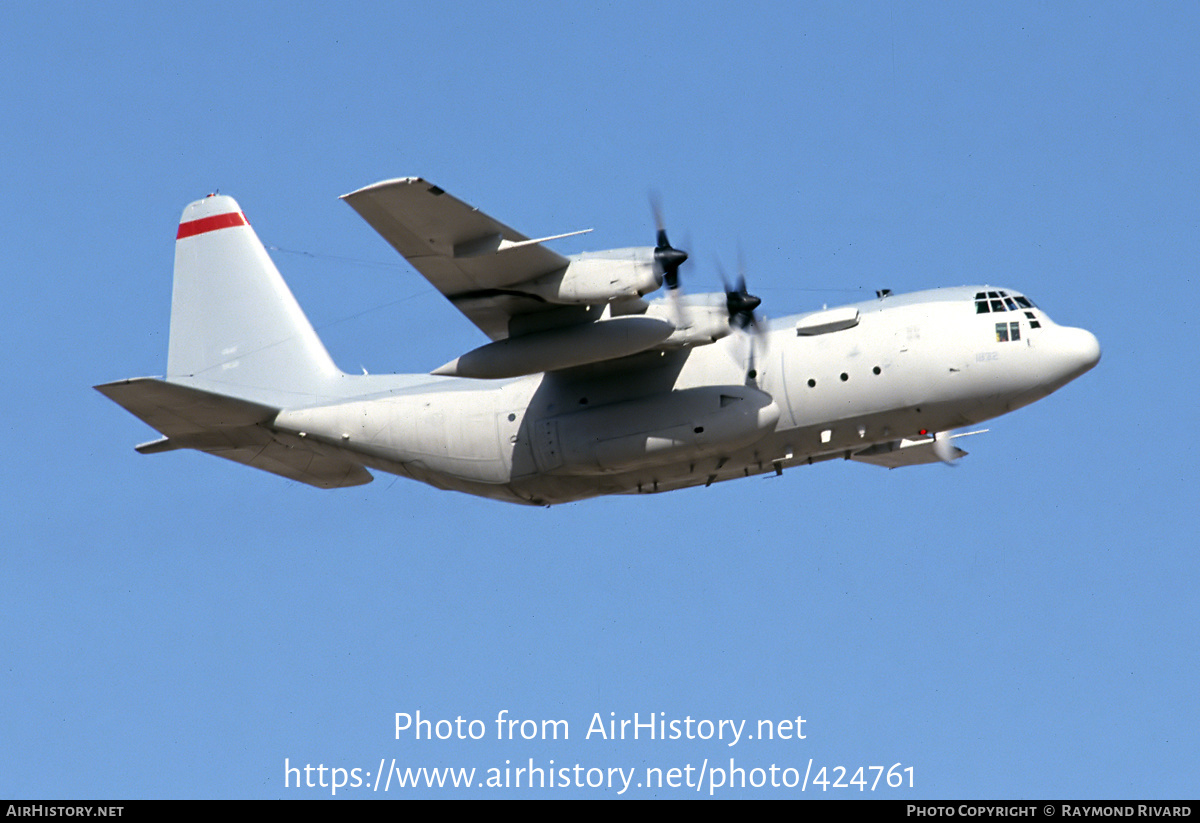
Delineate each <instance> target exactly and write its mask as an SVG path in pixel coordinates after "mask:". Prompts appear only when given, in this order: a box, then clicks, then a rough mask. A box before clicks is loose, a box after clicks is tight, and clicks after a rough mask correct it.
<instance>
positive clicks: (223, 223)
mask: <svg viewBox="0 0 1200 823" xmlns="http://www.w3.org/2000/svg"><path fill="white" fill-rule="evenodd" d="M247 225H249V224H248V223H247V222H246V217H245V215H243V214H242V213H241V212H240V211H232V212H229V213H228V214H214V215H212V216H211V217H201V218H200V219H199V220H190V221H188V222H187V223H180V224H179V234H177V235H175V239H176V240H182V239H183V238H185V237H195V236H196V235H197V234H204V233H205V232H210V231H216V230H217V229H228V228H232V227H233V226H247Z"/></svg>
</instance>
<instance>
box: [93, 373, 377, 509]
mask: <svg viewBox="0 0 1200 823" xmlns="http://www.w3.org/2000/svg"><path fill="white" fill-rule="evenodd" d="M96 390H97V391H99V392H100V393H101V394H103V395H104V396H105V397H107V398H109V399H110V400H112V401H113V402H114V403H116V404H117V405H119V406H122V407H124V408H125V409H126V410H127V411H129V412H130V413H131V414H133V415H134V416H135V417H138V418H140V419H141V420H143V421H145V422H146V423H147V424H148V425H150V426H152V427H153V428H155V429H157V430H158V431H159V432H161V433H162V434H163V435H165V437H164V438H162V439H160V440H156V441H153V442H151V443H143V444H142V445H141V446H138V451H139V452H141V453H142V454H155V453H158V452H162V451H171V450H173V449H196V450H197V451H202V452H205V453H206V454H212V455H216V456H217V457H223V458H225V459H226V460H232V461H234V462H236V463H241V464H243V465H246V466H252V467H254V468H256V469H262V470H263V471H268V472H271V473H272V474H278V475H281V476H283V477H286V478H288V479H290V480H297V481H299V482H301V483H307V484H308V485H310V486H316V487H318V488H322V489H332V488H340V487H344V486H359V485H362V484H363V483H370V482H371V480H372V479H374V478H372V476H371V473H370V472H368V471H367V470H366V469H365V468H363V467H362V466H361V465H360V464H358V463H356V462H354V461H353V460H351V459H349V458H348V457H347V456H346V455H345V453H343V452H341V451H339V450H337V449H335V448H333V447H331V446H328V445H325V444H323V443H317V442H314V441H310V440H308V439H305V438H300V437H296V436H294V435H290V434H286V433H283V432H277V431H274V430H273V429H271V428H269V426H270V423H271V422H272V421H273V420H274V419H275V416H276V415H277V414H278V413H279V410H278V409H276V408H272V407H270V406H264V405H262V404H260V403H251V402H249V401H247V400H240V399H238V398H234V397H227V396H225V395H221V394H214V393H212V392H206V391H201V390H200V389H194V388H191V387H189V386H183V385H180V384H178V383H170V382H167V381H165V380H159V379H157V378H152V377H140V378H135V379H132V380H121V381H118V382H116V383H106V384H104V385H101V386H96Z"/></svg>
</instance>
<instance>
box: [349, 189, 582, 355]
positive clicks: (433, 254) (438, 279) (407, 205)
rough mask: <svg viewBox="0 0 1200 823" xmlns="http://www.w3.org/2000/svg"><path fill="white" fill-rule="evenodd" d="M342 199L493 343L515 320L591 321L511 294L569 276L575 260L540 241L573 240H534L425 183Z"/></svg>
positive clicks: (572, 310)
mask: <svg viewBox="0 0 1200 823" xmlns="http://www.w3.org/2000/svg"><path fill="white" fill-rule="evenodd" d="M342 199H343V200H345V201H346V202H347V203H349V204H350V205H351V206H352V207H353V208H354V210H355V211H357V212H358V213H359V214H360V215H361V216H362V217H363V219H364V220H366V221H367V222H368V223H370V224H371V227H372V228H373V229H375V231H377V232H379V233H380V234H381V235H382V236H383V239H384V240H387V241H388V243H390V244H391V245H392V247H393V248H395V249H396V251H398V252H400V254H402V255H403V256H404V258H405V259H406V260H408V262H409V263H411V264H412V265H413V267H414V268H416V270H417V271H419V272H420V273H421V274H423V275H424V276H425V279H426V280H428V281H429V282H430V283H432V284H433V286H434V287H435V288H436V289H437V290H438V291H440V292H441V293H442V294H444V295H446V297H447V298H449V300H450V302H451V303H453V304H454V305H455V306H457V307H458V309H459V310H460V311H462V313H463V314H465V315H466V316H467V317H468V318H470V320H471V322H473V323H474V324H475V325H476V326H478V327H479V328H480V329H482V330H483V332H484V334H486V335H487V336H488V337H490V338H491V339H492V340H503V339H505V338H507V337H508V336H509V333H510V323H511V321H512V319H513V318H514V317H520V316H524V315H531V314H541V313H549V312H558V313H564V314H568V315H570V316H569V317H566V318H563V320H561V321H557V322H548V323H546V324H545V325H549V326H556V325H569V324H570V323H571V322H577V323H581V322H586V321H587V320H588V319H589V316H588V313H587V309H586V308H585V307H583V306H567V307H564V306H561V305H554V304H550V303H547V302H546V301H545V300H544V299H542V298H540V297H538V296H537V295H535V294H531V293H529V292H528V291H527V290H519V289H514V288H512V287H513V286H515V285H517V284H519V283H527V282H529V281H530V280H533V279H536V278H538V277H542V276H544V275H552V274H554V273H555V272H560V271H563V270H565V269H566V268H567V266H568V265H569V264H570V262H571V261H570V260H568V259H567V258H566V257H563V256H562V255H560V254H558V253H557V252H554V251H551V250H550V249H548V248H546V247H545V246H542V245H541V242H542V241H543V240H554V239H557V238H558V237H565V236H568V235H556V236H555V237H544V238H540V239H537V240H530V239H529V238H528V237H526V236H525V235H523V234H521V233H520V232H518V231H514V230H513V229H511V228H509V227H508V226H506V225H504V224H503V223H501V222H499V221H498V220H495V219H493V218H491V217H488V216H487V215H486V214H484V213H483V212H481V211H479V210H478V209H476V208H473V207H472V206H470V205H468V204H466V203H464V202H462V201H461V200H459V199H457V198H455V197H453V196H452V195H449V194H447V193H446V192H444V191H443V190H442V189H440V188H438V187H437V186H434V185H432V184H431V183H429V182H428V181H426V180H422V179H421V178H419V177H405V178H400V179H397V180H385V181H383V182H382V183H375V184H374V185H371V186H367V187H366V188H362V189H359V190H358V191H355V192H351V193H350V194H346V195H343V196H342ZM574 233H578V232H573V234H574ZM575 315H577V317H575Z"/></svg>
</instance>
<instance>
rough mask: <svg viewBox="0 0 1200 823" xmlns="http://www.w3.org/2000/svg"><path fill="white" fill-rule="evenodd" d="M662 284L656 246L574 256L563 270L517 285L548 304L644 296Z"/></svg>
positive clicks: (596, 302) (595, 301)
mask: <svg viewBox="0 0 1200 823" xmlns="http://www.w3.org/2000/svg"><path fill="white" fill-rule="evenodd" d="M661 285H662V269H661V267H660V266H659V265H658V264H657V263H655V261H654V249H653V248H631V249H611V250H609V251H602V252H592V253H589V254H581V255H579V256H577V257H573V258H571V264H570V265H569V266H567V267H566V268H565V269H563V270H562V271H558V272H555V273H554V274H547V275H545V276H543V277H539V278H537V279H536V280H531V281H529V282H527V283H521V284H520V285H519V286H516V287H515V288H518V289H520V290H521V291H523V292H528V293H530V294H535V295H537V296H538V297H541V298H542V299H543V300H545V301H546V302H547V303H565V304H583V305H597V304H603V303H608V302H610V301H612V300H615V299H617V298H622V297H641V296H642V295H643V294H648V293H650V292H652V291H654V290H655V289H657V288H658V287H659V286H661Z"/></svg>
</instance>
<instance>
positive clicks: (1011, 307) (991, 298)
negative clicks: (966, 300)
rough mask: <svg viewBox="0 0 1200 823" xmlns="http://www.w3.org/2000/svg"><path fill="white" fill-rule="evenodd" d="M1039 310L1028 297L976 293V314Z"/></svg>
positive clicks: (994, 292) (990, 292) (983, 292)
mask: <svg viewBox="0 0 1200 823" xmlns="http://www.w3.org/2000/svg"><path fill="white" fill-rule="evenodd" d="M1034 308H1037V307H1036V306H1035V305H1034V304H1033V301H1032V300H1030V299H1029V298H1028V297H1023V296H1021V295H1019V294H1014V295H1011V296H1010V295H1009V293H1008V292H1006V291H981V292H976V293H975V313H976V314H987V313H989V312H1001V311H1020V310H1021V309H1034Z"/></svg>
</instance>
